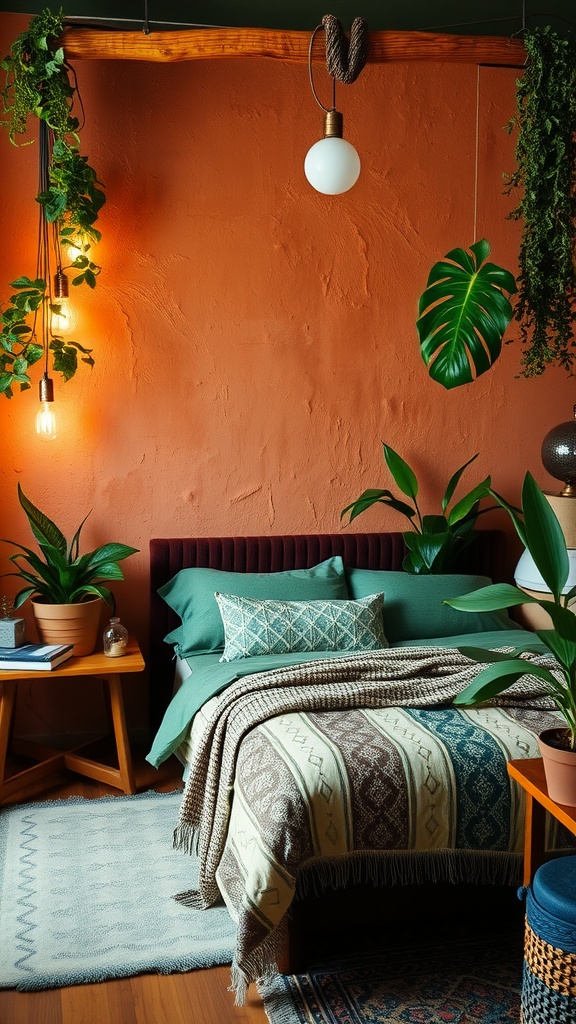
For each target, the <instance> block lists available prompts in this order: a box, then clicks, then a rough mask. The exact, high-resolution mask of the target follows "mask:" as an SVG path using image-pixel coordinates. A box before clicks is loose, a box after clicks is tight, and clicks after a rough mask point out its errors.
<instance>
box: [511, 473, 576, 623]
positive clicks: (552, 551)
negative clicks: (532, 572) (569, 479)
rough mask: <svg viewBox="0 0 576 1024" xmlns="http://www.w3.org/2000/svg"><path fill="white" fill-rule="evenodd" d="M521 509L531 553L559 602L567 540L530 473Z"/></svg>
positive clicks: (566, 567)
mask: <svg viewBox="0 0 576 1024" xmlns="http://www.w3.org/2000/svg"><path fill="white" fill-rule="evenodd" d="M522 508H523V509H524V529H525V531H526V543H527V545H528V548H529V550H530V554H531V555H532V558H533V559H534V562H535V563H536V568H537V569H538V571H539V572H540V574H541V576H542V577H543V579H544V582H545V583H546V585H547V586H548V587H549V589H550V590H551V592H552V593H553V594H554V597H555V598H556V599H557V600H558V599H559V597H560V594H561V593H562V591H563V589H564V586H565V584H566V580H567V579H568V572H569V568H570V567H569V561H568V552H567V550H566V541H565V539H564V534H563V533H562V527H561V526H560V523H559V522H558V519H557V518H556V514H555V512H554V510H553V509H552V506H551V505H550V503H549V502H548V501H547V500H546V498H545V496H544V494H543V493H542V491H541V490H540V488H539V487H538V484H537V483H536V481H535V479H534V477H533V476H532V474H531V473H526V476H525V478H524V484H523V487H522ZM574 621H575V622H576V619H575V620H574ZM556 628H558V627H556Z"/></svg>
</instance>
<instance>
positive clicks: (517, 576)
mask: <svg viewBox="0 0 576 1024" xmlns="http://www.w3.org/2000/svg"><path fill="white" fill-rule="evenodd" d="M568 562H569V565H570V570H569V573H568V579H567V580H566V586H565V587H564V589H563V591H562V593H563V594H567V593H568V591H569V590H572V587H573V586H576V548H568ZM514 580H515V583H516V586H517V587H520V589H521V590H528V591H533V592H536V593H539V594H548V593H549V590H548V587H547V585H546V583H545V582H544V580H543V578H542V576H541V574H540V572H539V571H538V569H537V568H536V564H535V562H534V559H533V558H532V555H531V554H530V552H529V551H528V550H524V551H523V552H522V554H521V555H520V561H519V562H518V565H517V566H516V569H515V570H514Z"/></svg>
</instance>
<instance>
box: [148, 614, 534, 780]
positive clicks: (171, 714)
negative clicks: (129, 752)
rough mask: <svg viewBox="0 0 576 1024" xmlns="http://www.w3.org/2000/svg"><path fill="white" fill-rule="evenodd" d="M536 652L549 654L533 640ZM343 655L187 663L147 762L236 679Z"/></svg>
mask: <svg viewBox="0 0 576 1024" xmlns="http://www.w3.org/2000/svg"><path fill="white" fill-rule="evenodd" d="M529 635H530V634H527V631H526V630H523V629H513V630H494V631H491V632H488V633H467V634H464V635H460V636H449V637H435V638H434V639H427V640H422V641H418V640H407V641H402V642H400V643H397V644H393V645H392V646H393V647H483V648H485V649H490V648H495V647H519V646H523V645H525V644H526V641H527V637H528V636H529ZM533 640H534V644H533V646H534V649H535V650H538V651H541V652H542V653H543V654H545V653H549V652H548V651H547V649H546V648H545V647H544V645H543V644H541V643H540V641H539V640H538V638H537V637H536V636H534V638H533ZM342 653H343V652H342V651H318V652H314V653H312V654H278V655H263V656H261V657H255V658H244V659H242V660H240V661H234V662H224V663H223V662H220V651H217V652H214V653H210V654H197V655H193V656H191V657H189V658H187V659H186V661H187V662H188V665H189V667H190V669H191V671H192V674H191V675H189V676H188V678H187V679H185V680H184V682H183V684H182V686H181V687H180V689H179V690H178V691H177V692H176V694H175V696H174V697H173V699H172V701H171V702H170V704H169V706H168V708H167V710H166V713H165V715H164V718H163V720H162V724H161V725H160V728H159V730H158V732H157V733H156V736H155V738H154V742H153V744H152V747H151V749H150V752H149V753H148V755H147V757H146V760H147V761H149V762H150V764H152V765H154V767H155V768H158V766H159V765H160V764H162V762H163V761H165V760H166V759H167V758H168V757H169V756H170V754H172V753H173V752H174V751H175V750H176V748H177V747H178V746H179V745H180V743H181V742H182V740H183V739H184V737H185V736H186V733H187V732H188V729H189V728H190V723H191V722H192V719H193V718H194V715H195V714H196V712H197V711H198V710H199V709H200V708H201V707H202V705H203V704H204V703H205V702H206V701H207V700H209V699H210V697H213V696H215V695H216V694H217V693H220V692H221V691H222V690H224V689H225V688H226V687H227V686H229V684H230V683H232V682H233V681H234V680H235V679H239V678H240V677H242V676H247V675H251V674H252V673H255V672H266V671H268V670H270V669H274V668H283V667H284V666H288V665H298V664H301V663H302V662H305V661H317V660H319V659H321V658H341V657H342Z"/></svg>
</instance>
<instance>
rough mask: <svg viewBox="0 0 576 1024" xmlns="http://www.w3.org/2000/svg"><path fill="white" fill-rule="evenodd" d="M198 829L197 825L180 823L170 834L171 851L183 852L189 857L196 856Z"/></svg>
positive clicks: (198, 838) (198, 837)
mask: <svg viewBox="0 0 576 1024" xmlns="http://www.w3.org/2000/svg"><path fill="white" fill-rule="evenodd" d="M199 843H200V829H199V828H198V826H197V825H189V824H186V823H185V822H181V823H180V824H179V825H177V826H176V828H175V829H174V831H173V833H172V849H174V850H184V853H187V854H188V855H189V856H190V857H192V856H198V846H199Z"/></svg>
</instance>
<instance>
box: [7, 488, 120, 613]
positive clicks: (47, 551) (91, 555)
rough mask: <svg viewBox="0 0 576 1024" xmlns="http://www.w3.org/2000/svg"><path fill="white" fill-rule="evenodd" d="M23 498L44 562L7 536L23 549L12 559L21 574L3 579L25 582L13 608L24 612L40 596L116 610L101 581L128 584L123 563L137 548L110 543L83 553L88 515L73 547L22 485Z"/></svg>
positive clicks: (50, 601)
mask: <svg viewBox="0 0 576 1024" xmlns="http://www.w3.org/2000/svg"><path fill="white" fill-rule="evenodd" d="M18 500H19V501H20V504H21V506H22V508H23V509H24V512H25V513H26V516H27V518H28V522H29V524H30V529H31V530H32V533H33V534H34V537H35V538H36V540H37V541H38V544H39V546H40V551H41V555H42V556H43V559H42V557H41V556H39V555H38V554H37V553H36V552H35V551H32V550H31V548H27V547H24V545H23V544H18V543H17V542H16V541H11V540H6V539H5V538H2V539H3V541H4V543H6V544H12V545H14V546H15V547H17V548H19V549H20V550H19V551H17V552H15V554H13V555H10V556H9V559H8V560H9V561H10V562H12V563H13V565H14V566H15V567H16V569H17V572H7V573H3V575H4V576H16V577H17V578H18V579H20V580H23V581H24V583H25V584H26V586H25V587H24V588H23V589H22V590H20V591H19V592H18V594H16V597H15V598H14V607H15V608H20V607H21V605H23V604H24V602H25V601H26V600H27V599H28V598H29V597H35V596H37V597H40V598H42V599H43V600H45V601H46V602H47V603H49V604H76V603H78V602H82V601H85V600H88V599H89V598H91V597H94V596H95V597H101V598H102V599H103V600H104V601H106V603H107V604H109V605H110V606H111V607H112V608H115V605H116V602H115V600H114V595H113V594H112V592H111V591H110V590H109V589H108V588H107V587H106V586H102V583H101V582H100V581H101V580H123V579H124V576H123V574H122V570H121V568H120V566H119V565H118V562H121V561H122V559H124V558H128V556H129V555H133V554H135V553H136V552H137V550H138V549H137V548H131V547H128V546H127V545H126V544H116V543H110V544H103V545H102V546H101V547H99V548H96V549H95V550H94V551H90V552H88V553H87V554H85V555H81V554H80V533H81V530H82V527H83V526H84V523H85V522H86V519H87V518H88V516H86V517H85V518H84V519H83V520H82V522H81V523H80V526H79V527H78V529H77V530H76V533H75V534H74V536H73V538H72V540H71V541H70V543H68V541H67V540H66V538H65V536H64V534H63V533H62V531H61V530H59V528H58V527H57V526H56V524H55V523H53V522H52V520H51V519H49V518H48V516H46V515H45V514H44V513H43V512H41V511H40V510H39V509H38V508H36V506H35V505H33V504H32V502H31V501H30V500H29V498H27V497H26V495H25V494H24V492H23V490H22V488H21V487H20V484H18ZM89 514H90V513H88V515H89Z"/></svg>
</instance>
